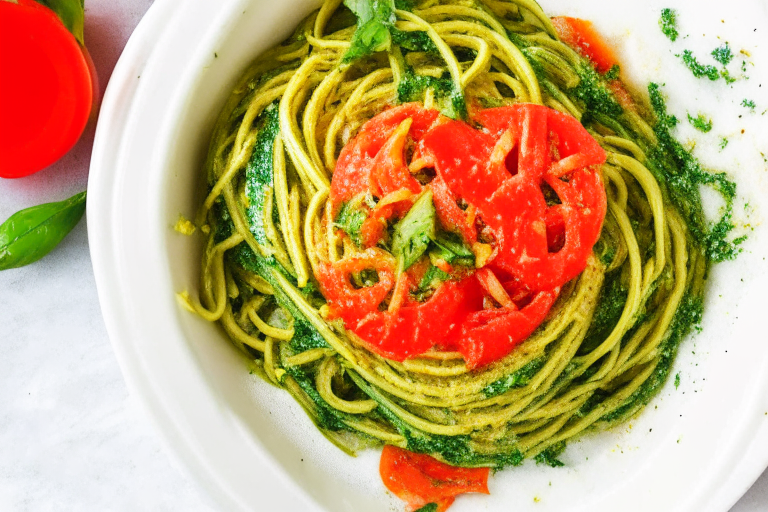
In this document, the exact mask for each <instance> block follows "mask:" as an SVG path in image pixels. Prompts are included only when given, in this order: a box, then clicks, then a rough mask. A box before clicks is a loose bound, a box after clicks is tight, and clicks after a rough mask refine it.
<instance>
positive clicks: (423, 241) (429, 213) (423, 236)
mask: <svg viewBox="0 0 768 512" xmlns="http://www.w3.org/2000/svg"><path fill="white" fill-rule="evenodd" d="M435 215H436V213H435V205H434V204H432V192H429V191H427V192H425V193H424V195H422V196H421V197H420V198H419V199H418V200H417V201H416V203H414V205H413V207H412V208H411V209H410V210H409V211H408V213H407V214H406V216H405V217H403V220H401V221H400V222H398V223H397V225H396V226H395V232H394V235H393V236H392V254H394V255H395V257H396V258H397V261H398V264H399V271H400V272H402V271H405V270H407V269H408V267H410V266H411V265H413V264H414V263H415V262H416V260H418V259H419V258H420V257H421V255H422V254H424V252H425V251H426V250H427V246H429V242H430V240H431V239H432V238H434V237H435Z"/></svg>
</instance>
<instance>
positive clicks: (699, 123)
mask: <svg viewBox="0 0 768 512" xmlns="http://www.w3.org/2000/svg"><path fill="white" fill-rule="evenodd" d="M688 122H689V123H691V125H692V126H693V127H694V128H696V129H697V130H699V131H700V132H704V133H708V132H710V131H711V130H712V120H711V119H707V118H706V117H704V115H703V114H699V115H698V116H696V117H693V116H692V115H691V114H688Z"/></svg>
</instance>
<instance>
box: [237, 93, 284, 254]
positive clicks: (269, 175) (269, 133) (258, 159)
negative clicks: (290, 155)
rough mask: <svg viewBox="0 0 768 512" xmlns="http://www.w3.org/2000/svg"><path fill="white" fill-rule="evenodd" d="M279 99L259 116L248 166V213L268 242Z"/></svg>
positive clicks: (259, 237) (260, 236)
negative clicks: (267, 213)
mask: <svg viewBox="0 0 768 512" xmlns="http://www.w3.org/2000/svg"><path fill="white" fill-rule="evenodd" d="M277 104H278V102H277V101H275V102H274V103H272V104H271V105H269V106H268V107H267V108H266V109H264V112H262V113H261V114H260V115H259V117H258V118H257V120H256V126H259V133H258V135H257V136H256V143H255V144H254V147H253V152H252V153H251V159H250V160H249V161H248V164H247V165H246V167H245V195H246V197H247V198H248V206H247V208H246V211H245V213H246V216H247V218H248V223H249V225H250V228H251V233H253V236H254V238H256V241H257V242H259V243H260V244H261V245H267V243H268V242H267V235H266V231H265V229H264V204H265V201H266V199H267V195H268V194H269V195H272V194H274V192H273V190H272V184H273V183H274V172H273V170H272V164H273V162H272V160H273V151H272V148H273V147H274V145H275V138H276V137H277V133H278V132H279V131H280V120H279V119H278V111H279V109H278V106H277Z"/></svg>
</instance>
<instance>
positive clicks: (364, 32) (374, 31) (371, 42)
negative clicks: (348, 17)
mask: <svg viewBox="0 0 768 512" xmlns="http://www.w3.org/2000/svg"><path fill="white" fill-rule="evenodd" d="M344 5H346V6H347V7H348V8H349V9H350V10H351V11H352V12H353V13H355V16H357V30H355V33H354V35H353V36H352V43H351V45H350V47H349V50H347V53H346V54H344V57H343V59H342V60H343V61H344V62H352V61H353V60H356V59H359V58H361V57H366V56H368V55H371V54H372V53H375V52H382V51H385V50H389V48H390V46H391V45H392V37H391V35H390V30H391V29H392V28H393V27H394V24H395V2H394V0H344Z"/></svg>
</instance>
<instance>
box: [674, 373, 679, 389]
mask: <svg viewBox="0 0 768 512" xmlns="http://www.w3.org/2000/svg"><path fill="white" fill-rule="evenodd" d="M679 387H680V372H677V374H676V375H675V389H677V388H679Z"/></svg>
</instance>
